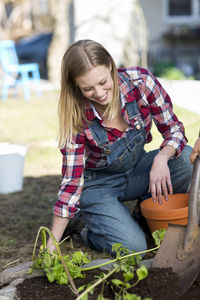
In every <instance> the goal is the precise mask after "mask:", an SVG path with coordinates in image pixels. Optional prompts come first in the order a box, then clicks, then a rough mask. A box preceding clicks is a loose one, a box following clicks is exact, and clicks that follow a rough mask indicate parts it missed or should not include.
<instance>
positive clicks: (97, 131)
mask: <svg viewBox="0 0 200 300" xmlns="http://www.w3.org/2000/svg"><path fill="white" fill-rule="evenodd" d="M88 127H89V129H90V130H91V132H92V135H93V137H94V139H95V140H96V142H97V144H98V145H99V146H100V147H103V146H104V145H106V144H108V142H109V141H108V135H107V132H106V130H105V128H104V127H103V126H102V125H101V124H100V122H99V120H97V119H95V120H94V121H93V122H92V123H90V124H88Z"/></svg>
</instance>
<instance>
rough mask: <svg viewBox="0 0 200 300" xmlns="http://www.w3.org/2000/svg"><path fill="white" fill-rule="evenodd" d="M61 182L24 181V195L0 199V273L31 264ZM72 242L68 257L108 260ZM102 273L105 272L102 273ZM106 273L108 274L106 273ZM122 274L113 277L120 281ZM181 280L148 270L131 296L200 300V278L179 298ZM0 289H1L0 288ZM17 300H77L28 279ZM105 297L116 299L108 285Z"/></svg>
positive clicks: (42, 280) (80, 281) (65, 245)
mask: <svg viewBox="0 0 200 300" xmlns="http://www.w3.org/2000/svg"><path fill="white" fill-rule="evenodd" d="M60 181H61V178H60V176H57V175H52V176H41V177H25V178H24V188H23V191H21V192H17V193H12V194H7V195H0V207H1V212H3V213H1V217H0V272H1V271H2V270H4V269H6V268H9V267H13V266H16V265H19V264H21V263H25V262H27V261H31V259H32V251H33V245H34V242H35V238H36V235H37V231H38V229H39V227H40V226H47V227H49V228H50V227H51V221H52V208H53V204H54V202H55V200H56V196H57V190H58V186H59V184H60ZM72 243H73V248H72V247H71V246H72V245H71V241H70V240H67V241H66V242H65V243H63V246H62V251H65V252H67V253H70V252H74V251H77V250H80V248H81V249H82V250H83V251H84V252H87V253H88V254H89V256H90V257H91V259H98V258H108V256H106V255H105V254H100V253H97V252H96V251H93V250H91V249H89V248H87V247H86V246H85V245H84V244H83V242H82V241H81V239H80V237H79V236H78V235H77V234H74V235H73V236H72ZM99 272H100V271H99V270H93V271H89V272H87V273H86V278H85V279H76V280H75V284H76V286H77V287H79V286H81V285H83V284H85V283H88V282H91V281H92V280H94V277H95V275H97V274H98V275H99ZM101 272H102V271H101ZM104 272H105V271H104ZM120 276H121V274H120V273H117V274H115V275H113V278H118V279H119V278H120ZM177 284H178V277H177V275H176V274H174V273H173V272H172V271H171V270H168V269H167V270H166V269H158V270H151V269H150V270H149V275H148V277H147V278H146V279H145V280H143V281H141V282H140V283H139V284H138V285H137V286H136V287H134V290H133V291H130V292H132V293H135V294H137V295H140V296H141V298H142V299H144V298H145V297H150V298H152V299H153V300H157V299H159V300H165V299H166V300H172V299H179V300H193V299H194V300H197V299H200V276H199V277H198V278H197V280H196V281H195V282H194V283H193V285H192V287H191V288H190V289H189V290H188V292H187V293H186V294H185V295H184V296H182V297H181V298H179V297H178V294H177V291H178V288H177V286H178V285H177ZM0 288H1V287H0ZM17 291H18V300H24V299H26V300H29V299H30V300H31V299H34V300H37V299H38V300H43V299H46V300H47V299H48V300H51V299H52V300H53V299H59V300H62V299H70V300H71V299H72V300H73V299H75V298H76V297H75V295H74V294H73V293H72V291H71V289H70V288H69V286H68V285H61V286H60V285H58V284H55V283H49V282H48V280H47V279H46V277H44V276H41V277H34V278H30V279H25V280H24V281H23V283H22V284H20V285H18V287H17ZM100 291H101V287H98V288H97V289H95V292H94V294H93V295H90V298H89V299H97V295H98V294H99V293H100ZM104 297H105V298H107V299H114V294H113V292H112V289H111V288H110V286H109V285H106V286H105V289H104Z"/></svg>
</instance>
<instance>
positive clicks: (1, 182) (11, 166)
mask: <svg viewBox="0 0 200 300" xmlns="http://www.w3.org/2000/svg"><path fill="white" fill-rule="evenodd" d="M26 151H27V146H21V145H14V144H9V143H0V194H8V193H13V192H18V191H21V190H22V188H23V173H24V159H25V156H26Z"/></svg>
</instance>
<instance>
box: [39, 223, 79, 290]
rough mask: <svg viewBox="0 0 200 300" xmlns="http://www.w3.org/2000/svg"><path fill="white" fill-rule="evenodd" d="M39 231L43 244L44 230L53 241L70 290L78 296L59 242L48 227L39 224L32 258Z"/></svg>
mask: <svg viewBox="0 0 200 300" xmlns="http://www.w3.org/2000/svg"><path fill="white" fill-rule="evenodd" d="M40 231H41V235H42V241H43V242H44V244H46V235H45V231H46V232H47V233H48V234H49V236H50V237H51V239H52V241H53V243H54V245H55V247H56V249H57V251H58V254H59V256H60V260H61V262H62V264H63V267H64V269H65V272H66V273H67V276H68V279H69V282H70V284H71V287H72V290H73V291H74V293H75V294H76V295H77V296H78V295H79V294H78V290H77V288H76V286H75V284H74V281H73V279H72V277H71V275H70V273H69V270H68V268H67V265H66V263H65V261H64V258H63V255H62V252H61V250H60V247H59V244H58V242H57V241H56V239H55V237H54V235H53V234H52V232H51V231H50V230H49V228H47V227H44V226H41V227H40V229H39V230H38V234H37V237H36V241H35V245H34V249H33V260H34V257H35V249H36V246H37V241H38V237H39V233H40ZM44 235H45V238H44ZM43 246H46V245H43Z"/></svg>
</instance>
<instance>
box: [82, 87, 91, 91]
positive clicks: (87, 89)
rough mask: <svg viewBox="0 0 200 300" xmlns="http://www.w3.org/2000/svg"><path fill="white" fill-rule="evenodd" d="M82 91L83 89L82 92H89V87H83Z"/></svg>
mask: <svg viewBox="0 0 200 300" xmlns="http://www.w3.org/2000/svg"><path fill="white" fill-rule="evenodd" d="M83 91H84V92H90V91H91V88H84V89H83Z"/></svg>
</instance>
